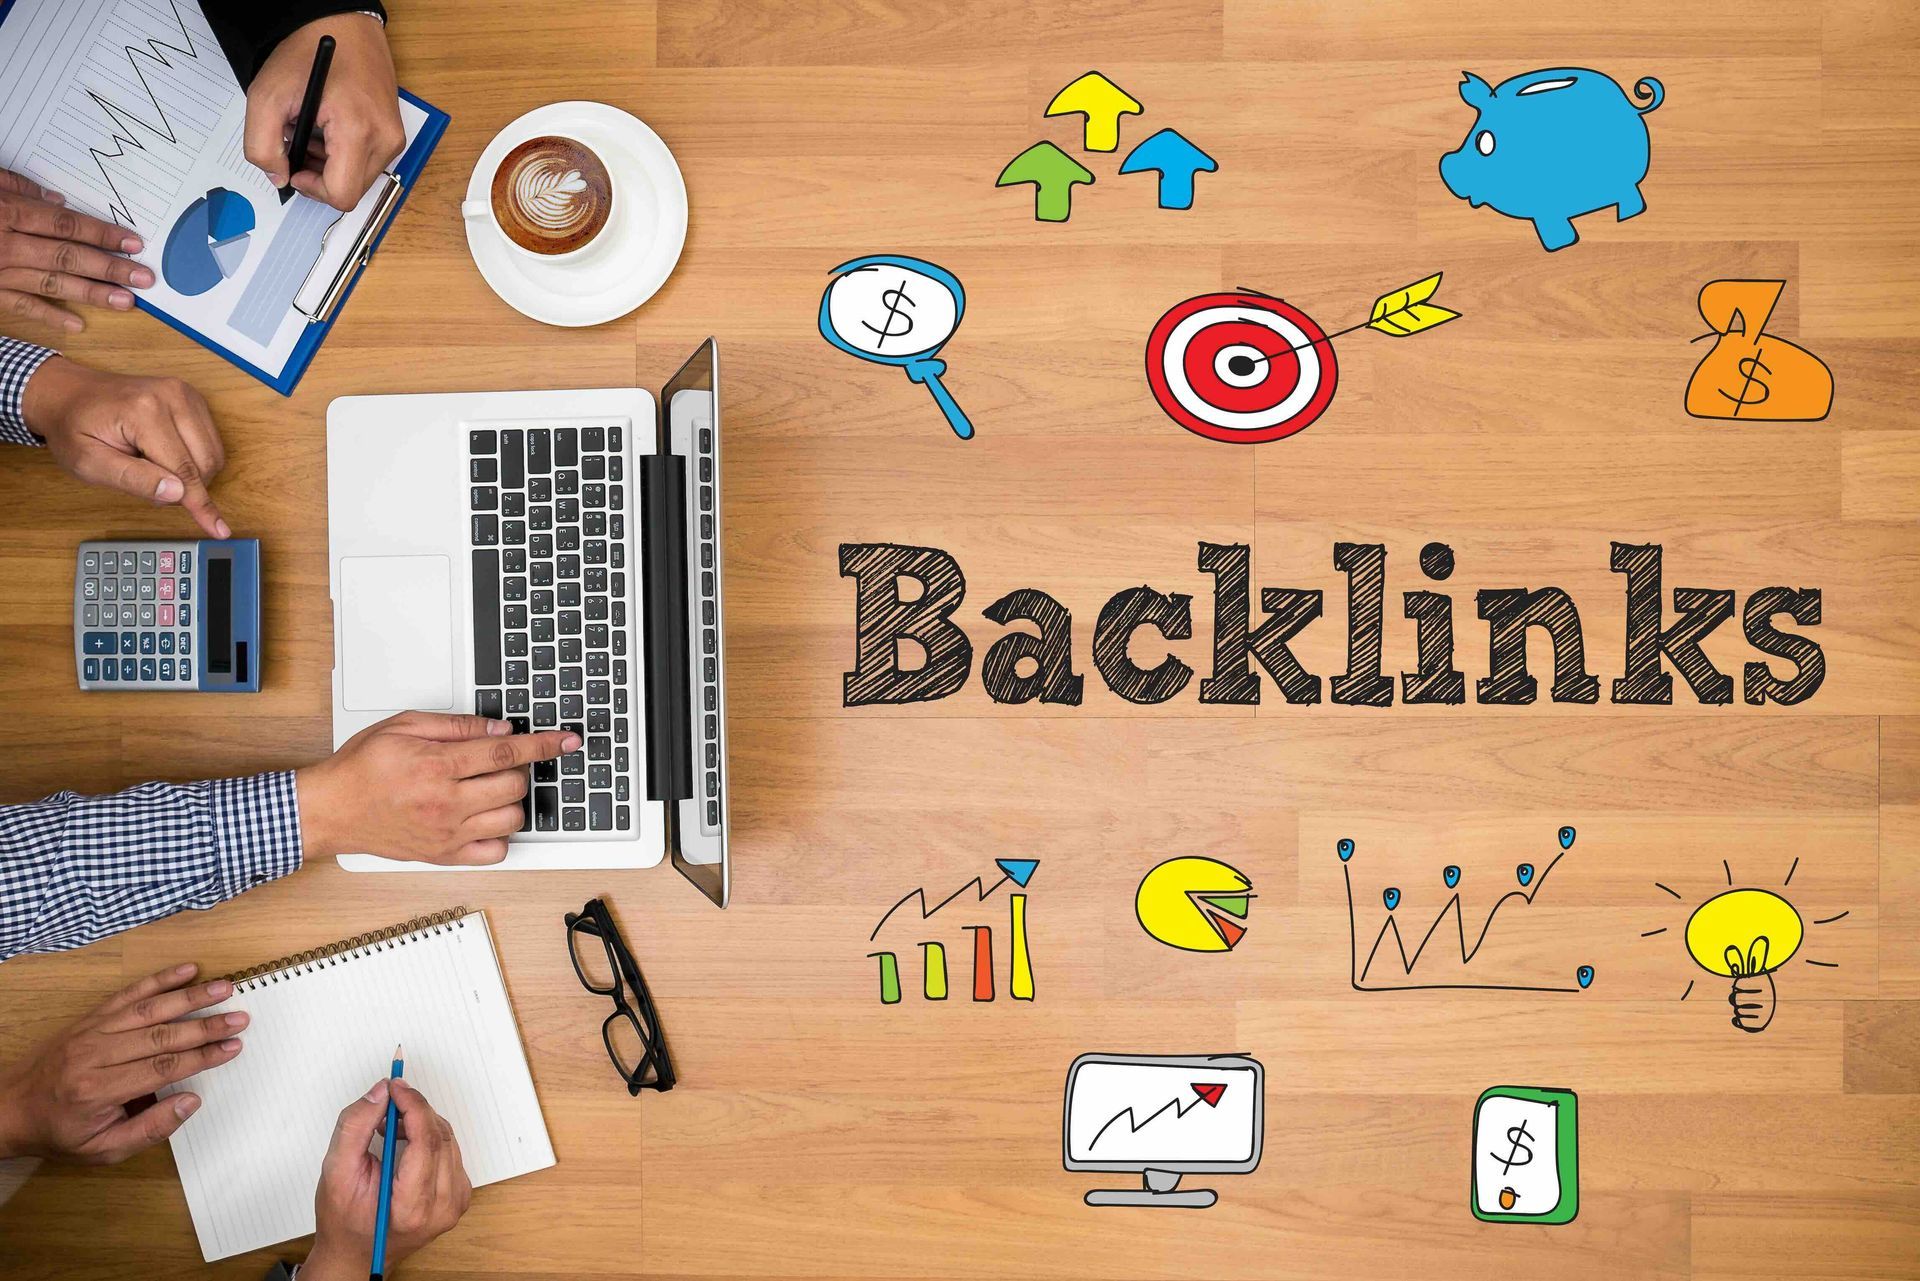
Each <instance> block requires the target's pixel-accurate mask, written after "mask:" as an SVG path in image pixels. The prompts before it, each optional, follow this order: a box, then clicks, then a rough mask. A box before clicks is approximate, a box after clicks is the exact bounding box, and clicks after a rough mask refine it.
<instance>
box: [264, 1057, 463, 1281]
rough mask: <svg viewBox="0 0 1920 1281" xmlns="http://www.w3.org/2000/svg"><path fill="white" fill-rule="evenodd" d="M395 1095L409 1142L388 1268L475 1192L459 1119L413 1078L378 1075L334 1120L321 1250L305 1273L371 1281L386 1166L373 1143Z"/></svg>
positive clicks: (400, 1171) (313, 1278) (320, 1206)
mask: <svg viewBox="0 0 1920 1281" xmlns="http://www.w3.org/2000/svg"><path fill="white" fill-rule="evenodd" d="M389 1098H391V1099H392V1101H393V1106H394V1108H395V1109H396V1111H397V1112H398V1115H399V1128H400V1133H399V1136H398V1137H400V1138H402V1139H405V1140H406V1149H405V1150H404V1151H402V1152H401V1153H400V1155H399V1158H398V1160H397V1162H396V1163H395V1167H394V1171H393V1193H392V1207H391V1219H390V1222H389V1225H388V1228H387V1236H386V1260H385V1267H386V1269H387V1271H388V1272H391V1271H392V1269H393V1268H394V1266H395V1265H396V1264H398V1263H399V1262H400V1261H401V1260H402V1259H404V1258H406V1257H407V1256H408V1255H410V1254H412V1253H413V1252H414V1251H416V1250H418V1249H419V1248H420V1247H421V1246H423V1245H425V1244H426V1243H427V1242H429V1241H431V1240H433V1239H434V1238H435V1237H437V1236H439V1235H440V1234H441V1233H443V1232H445V1231H447V1230H448V1229H449V1228H451V1227H452V1226H453V1225H454V1224H456V1223H458V1222H459V1221H460V1216H461V1215H463V1214H465V1213H466V1210H467V1204H468V1202H470V1201H471V1200H472V1199H473V1187H472V1185H471V1184H470V1183H468V1182H467V1174H466V1169H465V1168H464V1167H463V1166H462V1164H461V1161H460V1144H459V1143H458V1142H457V1141H456V1140H455V1139H454V1136H453V1127H452V1126H450V1125H448V1124H447V1122H446V1120H445V1119H444V1118H442V1117H441V1116H440V1115H439V1114H438V1113H437V1112H435V1111H434V1110H433V1108H432V1106H431V1105H429V1104H428V1103H427V1100H426V1097H425V1096H424V1095H422V1094H421V1093H420V1091H418V1090H416V1089H414V1088H413V1087H412V1086H411V1085H408V1084H407V1083H406V1081H405V1080H403V1079H400V1078H397V1077H396V1078H394V1079H393V1080H392V1081H391V1082H389V1081H387V1080H386V1079H384V1078H383V1079H381V1080H379V1081H376V1082H375V1083H374V1086H373V1088H372V1089H371V1090H368V1091H367V1093H366V1094H365V1096H363V1097H361V1098H358V1099H355V1100H354V1101H353V1102H352V1103H349V1104H348V1105H347V1106H346V1108H345V1109H344V1110H342V1111H341V1113H340V1122H339V1124H338V1125H337V1126H336V1127H335V1128H334V1131H333V1141H332V1143H331V1144H330V1145H329V1146H328V1148H327V1155H326V1159H325V1161H323V1162H322V1163H321V1166H320V1186H319V1189H318V1190H317V1191H316V1192H315V1193H314V1222H315V1231H314V1237H313V1251H312V1253H310V1254H309V1255H308V1256H307V1261H306V1263H304V1264H303V1265H301V1268H300V1278H301V1281H364V1278H366V1277H367V1276H369V1275H370V1274H371V1273H372V1271H373V1267H374V1259H373V1252H374V1235H375V1226H376V1219H377V1218H378V1214H379V1203H380V1185H381V1175H382V1173H383V1167H382V1162H381V1158H380V1156H379V1155H378V1154H377V1153H376V1152H375V1151H373V1150H372V1149H373V1144H374V1142H375V1140H376V1138H381V1137H384V1136H383V1131H384V1129H385V1121H386V1117H387V1102H388V1099H389ZM383 1146H384V1145H383Z"/></svg>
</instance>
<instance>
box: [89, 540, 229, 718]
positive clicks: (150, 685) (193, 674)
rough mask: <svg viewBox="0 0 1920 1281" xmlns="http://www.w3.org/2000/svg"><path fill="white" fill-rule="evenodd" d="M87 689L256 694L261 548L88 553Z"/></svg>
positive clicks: (150, 545) (98, 548) (198, 545)
mask: <svg viewBox="0 0 1920 1281" xmlns="http://www.w3.org/2000/svg"><path fill="white" fill-rule="evenodd" d="M73 662H74V668H75V670H76V671H78V673H79V675H80V688H81V689H139V690H173V691H177V692H188V691H194V690H198V691H201V692H203V693H228V694H237V693H249V694H252V693H258V692H259V690H260V540H259V539H257V538H226V539H201V540H198V541H190V542H163V541H161V542H150V541H142V542H113V543H109V542H93V543H82V544H80V551H79V553H78V556H77V558H76V561H75V565H74V574H73Z"/></svg>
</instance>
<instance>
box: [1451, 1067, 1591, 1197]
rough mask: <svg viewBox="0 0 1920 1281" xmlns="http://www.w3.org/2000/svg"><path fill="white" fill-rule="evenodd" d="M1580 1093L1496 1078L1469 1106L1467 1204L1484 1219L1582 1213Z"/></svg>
mask: <svg viewBox="0 0 1920 1281" xmlns="http://www.w3.org/2000/svg"><path fill="white" fill-rule="evenodd" d="M1578 1108H1579V1100H1578V1099H1576V1098H1575V1097H1574V1093H1573V1091H1572V1090H1559V1089H1536V1088H1533V1087H1531V1086H1524V1085H1496V1086H1494V1087H1493V1088H1492V1089H1490V1090H1487V1091H1486V1092H1484V1093H1483V1094H1481V1096H1480V1098H1479V1100H1478V1101H1477V1102H1476V1103H1475V1104H1474V1105H1473V1166H1472V1174H1471V1178H1470V1180H1469V1184H1468V1189H1467V1204H1468V1205H1469V1206H1470V1207H1471V1208H1472V1210H1473V1217H1474V1218H1476V1219H1479V1220H1481V1221H1482V1222H1485V1223H1571V1222H1572V1221H1573V1217H1574V1216H1575V1215H1576V1214H1578V1213H1580V1148H1579V1112H1578Z"/></svg>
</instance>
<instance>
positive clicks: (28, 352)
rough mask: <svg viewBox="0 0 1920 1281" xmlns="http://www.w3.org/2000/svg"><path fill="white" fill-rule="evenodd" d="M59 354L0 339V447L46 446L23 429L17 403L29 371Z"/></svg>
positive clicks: (22, 396)
mask: <svg viewBox="0 0 1920 1281" xmlns="http://www.w3.org/2000/svg"><path fill="white" fill-rule="evenodd" d="M59 354H60V353H59V352H56V351H49V350H48V349H47V348H45V347H39V346H35V345H34V344H33V343H30V342H21V341H20V340H19V339H18V338H7V337H4V336H0V444H7V445H44V444H46V442H45V441H43V440H41V439H40V438H39V437H38V436H36V435H34V434H33V433H32V432H30V431H28V430H27V419H26V415H25V414H23V413H22V412H21V409H20V402H21V401H22V400H24V399H25V398H26V394H27V379H29V378H31V377H33V371H34V370H36V369H38V368H40V366H41V365H43V364H45V363H46V362H47V361H48V360H49V359H50V358H52V357H54V356H57V355H59Z"/></svg>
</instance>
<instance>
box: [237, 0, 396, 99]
mask: <svg viewBox="0 0 1920 1281" xmlns="http://www.w3.org/2000/svg"><path fill="white" fill-rule="evenodd" d="M200 7H201V8H202V9H203V10H204V11H205V12H206V15H207V22H208V24H209V25H211V26H212V27H213V31H214V34H215V35H217V36H219V37H220V47H221V48H223V49H225V50H226V51H227V61H228V62H231V63H232V64H233V71H234V74H235V75H237V76H239V77H240V84H241V86H242V87H245V86H248V85H251V84H252V83H253V78H254V76H255V75H257V74H258V73H259V71H260V64H261V63H263V62H265V61H266V60H267V55H268V54H271V53H272V52H273V50H274V47H275V46H276V45H278V44H279V43H280V42H281V41H282V40H285V39H286V38H287V37H288V36H290V35H292V34H293V33H294V32H295V31H297V30H299V29H300V28H301V27H304V26H306V25H307V24H308V23H309V22H312V21H314V20H315V19H316V18H330V17H332V16H333V15H334V14H336V13H360V12H363V11H365V12H370V13H377V14H379V15H380V18H381V20H382V21H385V20H386V16H387V11H386V9H385V8H383V7H382V6H381V4H380V0H286V2H285V3H281V4H263V3H261V0H201V6H200Z"/></svg>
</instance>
